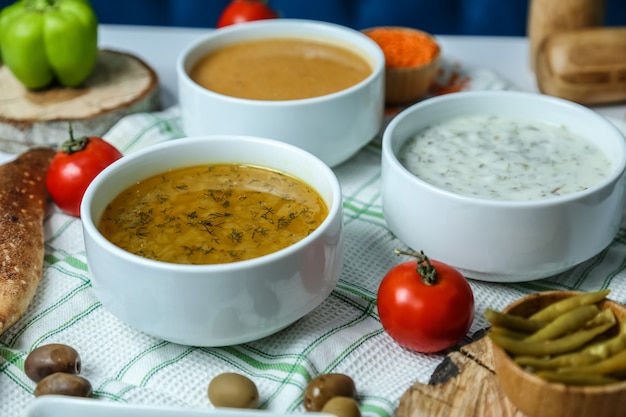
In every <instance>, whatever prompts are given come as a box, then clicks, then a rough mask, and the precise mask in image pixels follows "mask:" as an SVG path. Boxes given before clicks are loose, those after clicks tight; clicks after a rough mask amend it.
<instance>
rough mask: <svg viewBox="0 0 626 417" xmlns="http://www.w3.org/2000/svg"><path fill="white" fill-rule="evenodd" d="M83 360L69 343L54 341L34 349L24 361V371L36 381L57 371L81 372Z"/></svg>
mask: <svg viewBox="0 0 626 417" xmlns="http://www.w3.org/2000/svg"><path fill="white" fill-rule="evenodd" d="M80 370H81V360H80V355H79V354H78V352H77V351H76V350H75V349H74V348H72V347H70V346H67V345H64V344H61V343H52V344H49V345H43V346H39V347H38V348H36V349H33V350H32V351H31V352H30V353H29V354H28V356H27V357H26V360H25V361H24V372H25V373H26V375H27V376H28V377H29V378H30V379H32V380H33V381H34V382H39V381H41V380H42V379H43V378H45V377H47V376H48V375H50V374H53V373H55V372H63V373H66V374H79V373H80Z"/></svg>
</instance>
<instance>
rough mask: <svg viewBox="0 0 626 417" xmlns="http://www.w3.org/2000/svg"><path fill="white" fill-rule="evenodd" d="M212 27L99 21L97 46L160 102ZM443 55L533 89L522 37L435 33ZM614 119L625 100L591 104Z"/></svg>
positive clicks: (172, 95) (625, 108)
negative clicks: (150, 76)
mask: <svg viewBox="0 0 626 417" xmlns="http://www.w3.org/2000/svg"><path fill="white" fill-rule="evenodd" d="M211 30H212V29H195V28H173V27H154V26H122V25H100V40H99V42H100V46H101V47H102V48H111V49H118V50H125V51H128V52H132V53H134V54H135V55H137V56H139V57H141V58H143V59H144V60H145V61H146V62H147V63H149V64H150V65H151V66H152V67H153V68H154V69H155V70H156V72H157V73H158V75H159V77H160V79H161V85H162V89H163V93H162V94H163V103H164V106H168V105H171V104H174V103H175V102H176V59H177V57H178V54H179V52H180V51H181V50H182V49H183V48H184V47H185V46H187V45H188V44H190V43H191V42H193V41H194V40H195V39H197V38H198V37H200V36H203V35H204V34H207V33H209V32H210V31H211ZM437 38H438V39H439V41H440V43H441V47H442V52H443V54H444V56H447V57H449V58H453V59H457V60H459V61H460V62H461V63H463V64H466V65H470V66H475V67H484V68H489V69H491V70H493V71H495V72H496V73H498V74H499V75H500V76H502V77H503V78H505V79H507V80H509V81H511V82H512V83H513V84H514V85H516V86H517V87H518V88H519V89H520V90H524V91H533V92H537V91H538V89H537V86H536V83H535V76H534V74H533V73H532V71H531V70H530V65H529V60H528V41H527V39H526V38H525V37H488V36H447V35H446V36H438V37H437ZM594 109H595V110H597V111H598V112H600V113H602V114H604V115H605V116H611V117H615V118H618V119H624V118H625V116H626V103H624V104H622V105H612V106H602V107H594Z"/></svg>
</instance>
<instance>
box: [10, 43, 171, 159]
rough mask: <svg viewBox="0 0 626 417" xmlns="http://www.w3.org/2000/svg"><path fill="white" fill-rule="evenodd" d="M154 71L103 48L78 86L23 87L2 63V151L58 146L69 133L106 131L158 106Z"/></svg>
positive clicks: (139, 60)
mask: <svg viewBox="0 0 626 417" xmlns="http://www.w3.org/2000/svg"><path fill="white" fill-rule="evenodd" d="M158 87H159V82H158V77H157V75H156V73H155V72H154V70H153V69H152V68H150V66H148V65H147V64H146V63H145V62H143V61H142V60H141V59H139V58H138V57H136V56H134V55H131V54H128V53H123V52H117V51H110V50H101V51H100V52H99V56H98V62H97V64H96V67H95V70H94V72H93V74H92V75H91V76H90V77H89V79H88V80H87V81H86V82H85V84H84V86H82V87H80V88H64V87H51V88H49V89H46V90H42V91H31V90H28V89H26V88H25V87H24V86H23V85H22V84H21V83H20V82H19V81H18V80H17V79H16V78H15V77H14V76H13V74H12V73H11V71H10V70H9V69H8V68H7V67H6V66H4V65H2V66H0V150H1V151H5V152H12V153H18V152H22V151H24V150H26V149H28V148H32V147H36V146H56V145H58V144H60V143H62V142H63V141H64V140H66V139H67V137H68V124H69V123H68V122H70V121H71V122H72V128H73V130H74V135H75V136H81V135H92V136H93V135H97V136H100V135H102V134H104V133H105V132H106V131H107V130H108V129H109V128H111V127H112V126H113V125H114V124H115V123H117V122H118V121H119V120H120V119H121V118H122V117H124V116H126V115H128V114H131V113H136V112H142V111H155V110H158V109H159V107H160V98H159V88H158Z"/></svg>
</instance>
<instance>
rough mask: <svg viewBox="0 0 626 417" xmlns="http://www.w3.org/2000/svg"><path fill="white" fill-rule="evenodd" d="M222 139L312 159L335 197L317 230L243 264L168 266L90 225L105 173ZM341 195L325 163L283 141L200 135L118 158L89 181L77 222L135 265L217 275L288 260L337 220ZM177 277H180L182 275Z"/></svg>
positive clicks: (103, 243) (336, 182)
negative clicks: (185, 146)
mask: <svg viewBox="0 0 626 417" xmlns="http://www.w3.org/2000/svg"><path fill="white" fill-rule="evenodd" d="M224 138H228V140H237V141H239V142H242V143H246V142H247V143H250V142H264V143H267V144H268V145H271V146H272V147H275V148H277V151H278V150H279V149H284V150H288V151H289V153H292V154H293V153H295V154H299V155H301V157H302V158H305V159H309V160H313V161H314V163H315V165H316V166H317V169H318V170H319V171H318V172H319V174H320V175H323V176H324V177H326V178H327V179H328V181H329V183H330V186H331V194H332V195H333V196H335V197H336V198H334V199H333V202H332V205H330V206H329V207H328V215H327V216H326V218H325V219H324V221H323V222H322V223H321V224H320V225H319V226H318V227H317V229H315V230H314V231H313V232H312V233H311V234H309V235H307V236H306V237H304V238H302V239H301V240H299V241H297V242H295V243H294V244H292V245H289V246H288V247H286V248H284V249H281V250H278V251H276V252H272V253H269V254H267V255H264V256H260V257H257V258H252V259H248V260H243V261H238V262H231V263H224V264H202V265H200V264H193V265H190V264H176V263H171V262H162V261H157V260H154V259H149V258H144V257H142V256H139V255H135V254H133V253H131V252H128V251H126V250H124V249H122V248H120V247H119V246H117V245H115V244H113V243H111V242H110V241H109V240H107V239H106V238H105V237H104V236H102V234H101V233H100V231H98V228H97V227H96V223H95V222H94V219H93V218H92V216H91V210H90V207H89V205H90V203H91V200H92V199H93V196H94V194H95V193H96V192H97V188H98V187H99V185H100V183H102V182H104V181H106V179H107V177H108V176H109V174H111V173H113V172H116V171H119V170H122V169H125V167H126V166H128V165H130V164H132V162H133V161H135V160H137V159H141V158H143V157H144V156H145V155H148V154H152V153H156V152H162V151H163V150H167V149H169V148H172V147H174V146H178V145H179V144H180V143H181V142H182V141H184V142H187V143H193V142H207V141H209V142H210V141H218V142H219V141H221V140H223V139H224ZM242 146H245V145H242ZM233 162H242V163H245V161H233ZM291 175H294V174H291ZM294 176H296V175H294ZM341 196H342V194H341V186H340V184H339V182H338V180H337V177H336V176H335V174H334V173H333V171H332V169H331V168H329V167H328V166H327V165H326V164H324V162H322V161H321V160H320V159H319V158H317V157H316V156H314V155H312V154H310V153H309V152H306V151H304V150H302V149H300V148H298V147H296V146H293V145H290V144H287V143H284V142H280V141H276V140H273V139H266V138H259V137H253V136H235V135H213V136H202V137H188V138H181V139H174V140H171V141H167V142H163V143H159V144H156V145H151V146H149V147H147V148H145V149H142V150H140V151H137V152H134V153H132V154H129V155H126V156H124V157H122V158H120V159H118V160H117V161H115V162H114V163H112V164H111V165H109V166H108V167H106V168H105V169H104V170H103V171H102V172H101V173H100V174H98V176H96V178H95V179H94V180H93V181H92V182H91V184H90V185H89V187H88V188H87V191H86V192H85V195H84V197H83V201H82V202H81V220H82V223H83V227H84V228H85V229H86V230H88V232H89V234H90V235H91V236H93V237H94V239H96V240H98V241H99V244H100V245H101V246H102V247H104V248H105V249H107V250H109V251H111V252H112V253H115V254H117V256H119V257H120V258H122V259H125V260H130V261H132V262H134V263H137V264H144V265H149V266H156V265H158V267H159V268H161V269H164V270H167V271H179V272H180V271H186V270H188V271H194V272H203V271H206V272H212V273H218V272H221V271H228V270H232V269H237V268H253V267H255V266H257V265H263V264H266V263H271V262H272V261H273V260H274V259H276V258H282V257H288V256H290V255H291V254H292V253H294V252H297V251H299V250H300V249H301V248H302V247H303V246H306V245H308V244H309V242H310V241H312V240H315V239H317V238H318V236H319V235H320V234H323V233H324V231H325V230H326V229H327V228H328V227H329V226H330V224H331V223H332V222H333V219H334V218H336V217H337V215H338V212H340V211H341V209H342V197H341ZM113 198H115V196H111V200H112V199H113ZM181 277H183V278H184V275H183V276H181Z"/></svg>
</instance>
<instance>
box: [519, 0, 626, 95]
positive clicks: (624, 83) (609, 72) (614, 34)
mask: <svg viewBox="0 0 626 417" xmlns="http://www.w3.org/2000/svg"><path fill="white" fill-rule="evenodd" d="M604 3H605V2H604V1H603V0H563V1H554V0H531V3H530V9H529V19H528V36H529V39H530V54H531V56H530V60H531V65H532V69H533V71H534V72H535V75H536V77H537V86H538V88H539V90H540V91H541V92H542V93H545V94H549V95H553V96H557V97H561V98H565V99H568V100H572V101H575V102H578V103H581V104H585V105H595V104H608V103H615V102H621V101H626V28H624V27H611V28H609V27H602V23H603V21H604V17H605V16H604V15H605V4H604Z"/></svg>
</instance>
